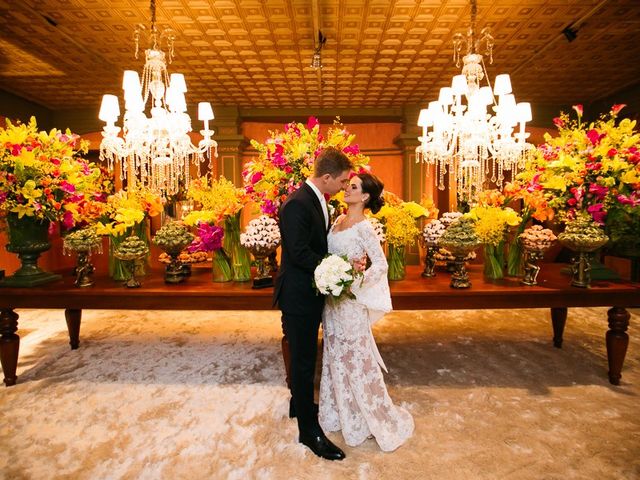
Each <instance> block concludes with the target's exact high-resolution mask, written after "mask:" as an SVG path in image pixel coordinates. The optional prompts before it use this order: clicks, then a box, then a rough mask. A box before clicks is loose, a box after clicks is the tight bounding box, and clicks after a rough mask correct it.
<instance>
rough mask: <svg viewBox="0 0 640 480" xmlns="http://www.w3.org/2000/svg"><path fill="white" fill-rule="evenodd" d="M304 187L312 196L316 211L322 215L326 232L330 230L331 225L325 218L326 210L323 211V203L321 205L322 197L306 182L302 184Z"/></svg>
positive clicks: (321, 219) (321, 218)
mask: <svg viewBox="0 0 640 480" xmlns="http://www.w3.org/2000/svg"><path fill="white" fill-rule="evenodd" d="M302 188H304V189H305V191H306V192H307V194H308V195H309V197H310V198H311V202H312V203H313V206H314V207H315V209H316V211H317V212H318V214H319V215H320V221H321V222H322V224H323V225H324V230H325V232H328V230H329V227H328V225H327V222H326V221H325V220H324V212H323V211H322V205H320V199H318V196H317V195H316V192H314V191H313V189H312V188H311V187H310V186H309V185H307V184H306V183H303V184H302Z"/></svg>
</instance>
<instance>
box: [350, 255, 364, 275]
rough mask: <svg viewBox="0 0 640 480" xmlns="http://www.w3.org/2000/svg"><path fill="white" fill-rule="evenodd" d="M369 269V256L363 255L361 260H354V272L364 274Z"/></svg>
mask: <svg viewBox="0 0 640 480" xmlns="http://www.w3.org/2000/svg"><path fill="white" fill-rule="evenodd" d="M366 268H367V256H366V255H363V256H362V257H361V258H356V259H354V260H353V270H354V271H356V272H359V273H362V272H364V271H365V269H366Z"/></svg>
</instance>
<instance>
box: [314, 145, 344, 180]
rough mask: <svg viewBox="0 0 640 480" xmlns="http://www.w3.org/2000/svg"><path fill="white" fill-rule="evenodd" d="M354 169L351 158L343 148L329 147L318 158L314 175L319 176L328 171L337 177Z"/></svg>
mask: <svg viewBox="0 0 640 480" xmlns="http://www.w3.org/2000/svg"><path fill="white" fill-rule="evenodd" d="M352 169H353V164H352V163H351V160H349V158H348V157H347V156H346V155H345V154H344V153H343V152H342V151H341V150H338V149H337V148H334V147H327V148H325V149H324V150H322V152H321V153H320V155H318V158H316V161H315V163H314V165H313V176H314V177H316V178H318V177H321V176H323V175H326V174H327V173H328V174H329V175H331V176H332V177H333V178H335V177H337V176H339V175H340V174H341V173H342V172H344V171H348V170H352Z"/></svg>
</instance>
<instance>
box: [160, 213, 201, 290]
mask: <svg viewBox="0 0 640 480" xmlns="http://www.w3.org/2000/svg"><path fill="white" fill-rule="evenodd" d="M194 238H195V236H194V235H193V233H191V232H190V231H189V229H188V228H187V227H186V226H185V225H184V224H183V223H181V222H169V223H167V224H166V225H163V226H162V227H161V228H160V229H159V230H158V231H157V232H156V234H155V236H154V237H153V240H152V241H153V243H154V244H155V245H157V246H158V247H160V248H161V249H162V250H163V251H164V252H165V253H166V254H167V255H169V257H170V261H169V264H168V265H166V266H165V269H164V281H165V283H180V282H182V281H183V280H184V279H185V276H184V268H183V265H182V263H181V262H180V260H179V258H178V256H179V255H180V253H181V252H182V250H184V248H185V247H186V246H187V245H189V244H191V242H192V241H193V239H194Z"/></svg>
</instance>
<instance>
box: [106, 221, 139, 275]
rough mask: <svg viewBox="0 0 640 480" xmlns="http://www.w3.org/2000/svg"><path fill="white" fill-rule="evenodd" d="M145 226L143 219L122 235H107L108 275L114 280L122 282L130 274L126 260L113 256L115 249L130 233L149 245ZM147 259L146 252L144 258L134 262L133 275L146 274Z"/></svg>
mask: <svg viewBox="0 0 640 480" xmlns="http://www.w3.org/2000/svg"><path fill="white" fill-rule="evenodd" d="M147 226H148V225H147V221H146V220H143V221H142V222H140V223H136V224H135V225H134V226H133V227H131V228H128V229H127V230H126V231H125V233H123V234H122V235H118V236H114V235H112V236H110V237H109V276H110V277H111V278H113V279H114V280H115V281H117V282H123V281H125V280H128V279H129V277H130V276H131V274H130V272H129V266H128V265H127V263H128V262H126V261H124V260H120V259H119V258H117V257H116V256H115V251H116V250H117V249H118V247H119V246H120V244H121V243H122V242H124V241H125V239H126V238H127V237H128V236H130V235H135V236H136V237H138V238H139V239H140V240H142V241H143V242H145V244H146V245H147V247H149V235H148V231H147ZM148 261H149V255H148V254H147V255H146V256H145V257H144V258H142V259H140V260H139V261H136V262H135V265H136V267H135V268H136V270H135V275H136V276H137V277H142V276H144V275H146V273H147V266H148Z"/></svg>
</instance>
